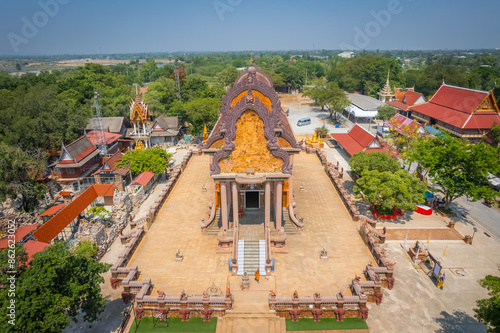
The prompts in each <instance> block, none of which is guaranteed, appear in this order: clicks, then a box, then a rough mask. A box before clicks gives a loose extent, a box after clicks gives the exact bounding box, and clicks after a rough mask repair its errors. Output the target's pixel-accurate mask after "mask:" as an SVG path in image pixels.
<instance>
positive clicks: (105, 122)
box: [86, 117, 125, 133]
mask: <svg viewBox="0 0 500 333" xmlns="http://www.w3.org/2000/svg"><path fill="white" fill-rule="evenodd" d="M124 122H125V117H103V118H102V127H103V129H104V130H105V131H106V132H110V133H121V131H122V128H123V127H125V124H124ZM92 129H93V127H92V124H91V119H89V121H88V124H87V127H86V130H92Z"/></svg>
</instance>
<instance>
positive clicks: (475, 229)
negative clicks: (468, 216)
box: [470, 227, 477, 245]
mask: <svg viewBox="0 0 500 333" xmlns="http://www.w3.org/2000/svg"><path fill="white" fill-rule="evenodd" d="M472 230H474V233H473V234H472V238H471V240H470V245H472V241H473V240H474V235H475V234H476V232H477V228H476V227H474V228H472Z"/></svg>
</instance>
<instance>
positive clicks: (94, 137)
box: [87, 131, 122, 145]
mask: <svg viewBox="0 0 500 333" xmlns="http://www.w3.org/2000/svg"><path fill="white" fill-rule="evenodd" d="M98 133H99V131H90V132H89V133H87V136H88V138H89V139H90V141H91V142H92V144H94V145H97V143H98V141H99V134H98ZM104 137H105V139H106V144H107V145H110V144H112V143H113V142H115V141H116V140H118V139H119V138H121V137H122V135H121V134H116V133H109V132H104Z"/></svg>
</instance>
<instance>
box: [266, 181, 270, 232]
mask: <svg viewBox="0 0 500 333" xmlns="http://www.w3.org/2000/svg"><path fill="white" fill-rule="evenodd" d="M264 197H265V207H264V210H265V224H266V225H265V227H266V228H268V227H269V223H270V222H271V183H270V182H269V181H266V185H265V187H264Z"/></svg>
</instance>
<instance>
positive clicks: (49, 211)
mask: <svg viewBox="0 0 500 333" xmlns="http://www.w3.org/2000/svg"><path fill="white" fill-rule="evenodd" d="M65 205H66V204H60V205H57V206H52V207H50V208H49V209H47V210H46V211H45V212H43V213H42V214H40V215H38V216H40V217H42V216H51V215H54V214H55V213H57V212H58V211H59V210H60V209H61V208H63V207H64V206H65Z"/></svg>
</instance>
